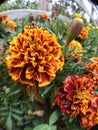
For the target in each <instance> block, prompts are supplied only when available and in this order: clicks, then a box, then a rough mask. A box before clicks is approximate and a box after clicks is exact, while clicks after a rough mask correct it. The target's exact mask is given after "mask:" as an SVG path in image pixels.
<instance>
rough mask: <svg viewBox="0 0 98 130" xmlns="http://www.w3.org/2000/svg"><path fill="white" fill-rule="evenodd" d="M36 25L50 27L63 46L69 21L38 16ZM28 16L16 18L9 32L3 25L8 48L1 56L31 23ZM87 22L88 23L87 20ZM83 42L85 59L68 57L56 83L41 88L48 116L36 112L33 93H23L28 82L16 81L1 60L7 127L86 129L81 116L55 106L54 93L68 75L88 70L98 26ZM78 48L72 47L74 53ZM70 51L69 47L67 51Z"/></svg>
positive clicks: (1, 106) (0, 93)
mask: <svg viewBox="0 0 98 130" xmlns="http://www.w3.org/2000/svg"><path fill="white" fill-rule="evenodd" d="M35 22H36V26H42V27H44V28H47V29H48V30H49V31H50V33H53V34H55V35H56V37H57V39H58V43H59V44H60V45H61V46H62V48H63V46H64V40H65V39H66V32H67V28H68V23H64V22H63V21H62V20H59V19H55V22H53V23H52V22H51V21H44V22H42V21H41V20H38V18H36V19H35ZM30 24H31V23H30V21H29V17H26V18H23V19H22V20H20V21H17V25H18V28H17V29H16V30H15V31H14V32H11V31H9V30H7V31H8V33H7V34H8V35H6V27H4V26H3V25H1V26H0V29H2V32H1V30H0V42H2V43H3V47H5V48H6V50H5V51H4V52H2V51H1V52H0V56H1V57H4V58H5V57H6V55H7V50H8V48H9V41H11V40H12V39H13V37H14V36H16V35H17V34H18V33H19V32H22V31H23V27H24V26H25V25H30ZM86 25H88V23H86ZM81 44H82V45H83V48H84V49H83V52H82V53H83V60H82V61H79V62H77V61H76V59H75V58H76V57H65V64H64V66H63V70H62V71H58V72H57V75H56V78H55V79H54V80H53V82H52V83H51V84H50V85H48V86H47V87H45V88H39V92H40V93H41V96H42V98H43V99H44V101H45V103H46V104H45V105H46V106H47V112H46V115H45V116H43V117H38V116H37V115H33V112H34V111H36V103H35V102H34V99H33V93H32V92H31V93H30V96H31V97H30V98H28V97H27V95H26V93H25V92H24V89H25V87H26V86H25V85H23V84H21V83H19V82H15V81H13V80H12V79H11V77H10V76H9V74H8V70H7V66H6V63H5V62H4V61H3V60H0V125H1V126H3V127H4V128H5V129H7V130H65V129H66V130H71V129H72V130H84V129H83V128H81V126H80V124H79V118H78V119H76V118H73V117H69V116H63V114H62V113H61V112H59V111H58V109H57V108H56V107H54V106H53V105H52V102H53V101H54V98H55V92H56V91H57V90H58V88H59V87H60V86H61V85H62V81H63V80H64V79H65V77H66V76H68V75H75V74H79V75H82V74H84V73H85V67H84V61H88V60H90V58H92V57H94V56H97V55H98V54H97V53H98V29H96V27H95V26H93V25H92V26H91V28H90V30H89V37H88V38H87V39H86V40H83V41H81ZM74 51H75V49H73V50H71V52H74ZM67 52H69V50H68V49H67V50H66V53H67ZM96 93H97V92H96Z"/></svg>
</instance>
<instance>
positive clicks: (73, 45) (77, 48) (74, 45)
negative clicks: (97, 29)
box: [68, 40, 83, 56]
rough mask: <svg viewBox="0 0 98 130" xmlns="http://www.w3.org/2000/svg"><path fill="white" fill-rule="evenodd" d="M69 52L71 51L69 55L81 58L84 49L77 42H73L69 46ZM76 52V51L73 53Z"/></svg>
mask: <svg viewBox="0 0 98 130" xmlns="http://www.w3.org/2000/svg"><path fill="white" fill-rule="evenodd" d="M69 49H70V50H69V51H71V52H70V53H69V54H68V55H70V56H76V55H78V56H81V52H82V50H83V47H82V45H81V43H80V42H78V41H76V40H72V42H71V43H70V44H69ZM72 50H74V51H72Z"/></svg>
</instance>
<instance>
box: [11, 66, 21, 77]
mask: <svg viewBox="0 0 98 130" xmlns="http://www.w3.org/2000/svg"><path fill="white" fill-rule="evenodd" d="M21 72H22V68H11V69H10V70H9V74H10V75H11V77H12V79H14V80H17V79H19V78H20V75H21Z"/></svg>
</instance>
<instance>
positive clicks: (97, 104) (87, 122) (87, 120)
mask: <svg viewBox="0 0 98 130" xmlns="http://www.w3.org/2000/svg"><path fill="white" fill-rule="evenodd" d="M97 124H98V95H95V97H94V98H93V99H92V100H91V102H90V106H89V109H88V110H87V113H86V115H82V116H81V126H82V127H84V128H87V130H91V128H92V127H94V126H95V125H97Z"/></svg>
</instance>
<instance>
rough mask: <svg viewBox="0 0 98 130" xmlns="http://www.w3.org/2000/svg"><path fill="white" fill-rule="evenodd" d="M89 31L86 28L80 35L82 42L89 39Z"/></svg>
mask: <svg viewBox="0 0 98 130" xmlns="http://www.w3.org/2000/svg"><path fill="white" fill-rule="evenodd" d="M88 35H89V33H88V29H86V28H85V27H84V28H83V29H82V31H81V32H80V34H79V35H78V38H79V39H81V40H84V39H87V38H88Z"/></svg>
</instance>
